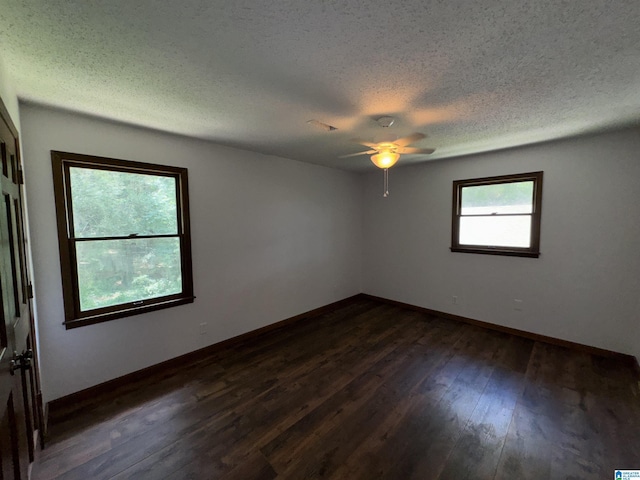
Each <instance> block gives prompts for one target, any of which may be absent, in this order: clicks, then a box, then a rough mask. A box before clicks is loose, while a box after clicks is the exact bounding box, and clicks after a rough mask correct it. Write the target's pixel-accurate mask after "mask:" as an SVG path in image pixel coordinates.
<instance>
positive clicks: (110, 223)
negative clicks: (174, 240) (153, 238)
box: [69, 167, 178, 238]
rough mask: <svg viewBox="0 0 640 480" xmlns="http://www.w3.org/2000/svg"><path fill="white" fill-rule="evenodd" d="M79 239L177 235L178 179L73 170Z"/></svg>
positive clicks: (92, 170)
mask: <svg viewBox="0 0 640 480" xmlns="http://www.w3.org/2000/svg"><path fill="white" fill-rule="evenodd" d="M69 173H70V177H71V198H72V202H73V227H74V231H75V237H76V238H91V237H115V236H127V235H131V234H138V235H164V234H177V233H178V222H177V204H176V180H175V178H173V177H165V176H160V175H142V174H139V173H127V172H114V171H110V170H98V169H94V168H78V167H70V169H69Z"/></svg>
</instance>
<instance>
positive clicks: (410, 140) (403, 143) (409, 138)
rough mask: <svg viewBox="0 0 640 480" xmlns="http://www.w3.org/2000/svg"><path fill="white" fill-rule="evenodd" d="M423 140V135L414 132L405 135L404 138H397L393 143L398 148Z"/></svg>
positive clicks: (424, 136)
mask: <svg viewBox="0 0 640 480" xmlns="http://www.w3.org/2000/svg"><path fill="white" fill-rule="evenodd" d="M423 138H427V136H426V135H425V134H424V133H418V132H416V133H412V134H411V135H407V136H406V137H402V138H399V139H397V140H395V141H394V142H393V143H395V144H396V145H398V146H399V147H406V146H407V145H410V144H412V143H413V142H417V141H418V140H422V139H423Z"/></svg>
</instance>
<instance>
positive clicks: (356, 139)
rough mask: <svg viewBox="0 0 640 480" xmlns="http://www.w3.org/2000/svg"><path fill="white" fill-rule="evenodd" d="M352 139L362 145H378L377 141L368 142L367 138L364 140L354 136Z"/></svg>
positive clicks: (373, 146)
mask: <svg viewBox="0 0 640 480" xmlns="http://www.w3.org/2000/svg"><path fill="white" fill-rule="evenodd" d="M351 141H352V142H354V143H359V144H360V145H364V146H365V147H371V148H376V147H377V146H378V144H377V143H373V142H367V141H366V140H362V139H360V138H352V139H351Z"/></svg>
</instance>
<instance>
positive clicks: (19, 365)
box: [9, 350, 33, 375]
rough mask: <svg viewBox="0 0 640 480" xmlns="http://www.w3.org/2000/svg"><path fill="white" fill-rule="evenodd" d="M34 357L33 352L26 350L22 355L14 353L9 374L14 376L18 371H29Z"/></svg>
mask: <svg viewBox="0 0 640 480" xmlns="http://www.w3.org/2000/svg"><path fill="white" fill-rule="evenodd" d="M32 357H33V351H32V350H25V351H24V352H22V353H21V354H20V355H18V352H13V359H12V360H11V363H10V364H9V373H10V374H11V375H14V374H15V372H16V370H29V369H30V368H31V358H32Z"/></svg>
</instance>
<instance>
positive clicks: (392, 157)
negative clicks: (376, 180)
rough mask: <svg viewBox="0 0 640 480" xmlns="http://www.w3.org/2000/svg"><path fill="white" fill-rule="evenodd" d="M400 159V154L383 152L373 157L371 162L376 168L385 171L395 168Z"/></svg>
mask: <svg viewBox="0 0 640 480" xmlns="http://www.w3.org/2000/svg"><path fill="white" fill-rule="evenodd" d="M399 158H400V154H398V153H394V152H389V151H382V152H379V153H376V154H375V155H371V161H372V162H373V164H374V165H375V166H376V167H378V168H383V169H384V168H391V167H393V166H394V165H395V164H396V162H397V161H398V159H399Z"/></svg>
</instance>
